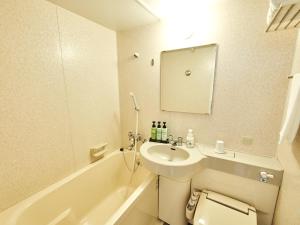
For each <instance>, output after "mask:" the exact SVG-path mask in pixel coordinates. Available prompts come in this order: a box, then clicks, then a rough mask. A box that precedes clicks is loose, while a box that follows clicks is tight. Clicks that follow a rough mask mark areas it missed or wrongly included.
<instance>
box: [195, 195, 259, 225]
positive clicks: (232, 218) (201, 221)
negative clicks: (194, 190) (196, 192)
mask: <svg viewBox="0 0 300 225" xmlns="http://www.w3.org/2000/svg"><path fill="white" fill-rule="evenodd" d="M193 224H194V225H257V219H256V210H255V208H254V207H252V206H250V205H248V204H246V203H243V202H240V201H238V200H235V199H232V198H229V197H226V196H224V195H221V194H218V193H215V192H212V191H207V190H204V191H202V193H201V196H200V199H199V202H198V205H197V208H196V211H195V215H194V220H193Z"/></svg>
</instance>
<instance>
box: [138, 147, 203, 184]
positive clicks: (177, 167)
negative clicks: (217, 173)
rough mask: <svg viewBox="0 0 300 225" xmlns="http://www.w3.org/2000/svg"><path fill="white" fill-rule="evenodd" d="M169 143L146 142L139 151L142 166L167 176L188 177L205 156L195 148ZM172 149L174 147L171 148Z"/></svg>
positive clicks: (197, 168) (195, 170)
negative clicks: (173, 145) (174, 145)
mask: <svg viewBox="0 0 300 225" xmlns="http://www.w3.org/2000/svg"><path fill="white" fill-rule="evenodd" d="M171 148H173V147H172V146H171V145H170V144H161V143H153V142H146V143H144V144H143V145H142V146H141V149H140V152H141V156H142V160H143V163H144V166H145V167H146V168H147V169H149V170H150V171H151V172H153V173H155V174H158V175H162V176H166V177H169V178H185V179H190V178H191V177H192V176H193V175H194V174H195V173H196V172H197V171H198V170H199V169H201V167H202V165H201V161H202V160H203V159H205V158H206V156H204V155H203V154H202V153H201V152H200V150H199V149H197V148H191V149H190V148H186V147H185V146H176V147H175V150H172V149H171ZM173 149H174V148H173Z"/></svg>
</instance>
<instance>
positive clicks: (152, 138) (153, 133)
mask: <svg viewBox="0 0 300 225" xmlns="http://www.w3.org/2000/svg"><path fill="white" fill-rule="evenodd" d="M150 141H156V125H155V121H152V127H151V138H150Z"/></svg>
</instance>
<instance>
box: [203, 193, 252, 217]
mask: <svg viewBox="0 0 300 225" xmlns="http://www.w3.org/2000/svg"><path fill="white" fill-rule="evenodd" d="M202 194H205V195H206V199H209V200H211V201H214V202H216V203H219V204H221V205H224V206H226V207H229V208H232V209H235V210H237V211H239V212H242V213H245V214H248V213H249V210H251V211H253V212H256V210H255V208H254V207H252V206H250V205H248V204H246V203H244V202H241V201H238V200H235V199H233V198H230V197H227V196H224V195H221V194H218V193H216V192H213V191H208V190H203V191H202Z"/></svg>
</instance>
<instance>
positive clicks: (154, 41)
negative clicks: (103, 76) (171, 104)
mask: <svg viewBox="0 0 300 225" xmlns="http://www.w3.org/2000/svg"><path fill="white" fill-rule="evenodd" d="M217 2H218V3H217V4H216V5H215V6H213V7H212V8H209V9H207V10H204V11H203V12H202V13H203V14H201V15H203V18H202V19H201V20H197V21H195V23H194V25H193V26H190V27H189V29H186V28H187V27H188V26H185V27H181V26H180V24H179V23H176V24H170V23H157V24H155V25H148V26H144V27H140V28H137V29H133V30H130V31H123V32H118V57H119V80H120V101H121V121H122V129H123V133H122V134H123V142H124V143H125V142H126V141H127V137H126V133H127V132H128V131H129V130H134V111H133V107H132V104H131V102H130V99H129V96H128V93H129V92H130V91H132V92H135V94H136V96H137V99H138V101H139V102H140V105H141V112H140V131H141V132H142V133H143V134H144V135H145V137H149V136H150V128H151V121H152V120H156V121H157V120H162V121H167V122H168V126H169V128H170V133H171V134H173V135H174V136H182V137H185V136H186V133H187V129H188V128H192V129H194V130H195V136H196V141H197V142H201V143H207V144H214V143H215V141H216V140H217V139H223V140H224V141H225V146H226V147H227V148H232V149H234V150H236V151H243V152H247V153H250V154H256V155H262V156H274V155H275V152H276V147H277V139H278V132H279V126H280V121H281V116H282V110H283V103H284V100H285V95H286V89H287V85H288V79H287V76H288V75H289V73H290V66H291V64H292V59H293V51H294V46H295V38H296V31H295V30H289V31H284V32H273V33H265V29H266V14H267V10H268V2H267V1H261V0H249V1H248V0H247V1H229V0H228V1H217ZM199 10H200V9H199ZM182 13H183V12H182ZM179 18H184V17H183V15H181V14H180V15H179ZM172 26H173V27H172ZM190 32H192V33H190ZM210 43H216V44H217V45H218V57H217V68H216V77H215V88H214V97H213V107H212V115H211V116H207V115H197V114H189V113H174V112H173V113H172V112H162V111H161V110H160V105H159V104H160V82H159V80H160V74H159V71H160V65H159V58H160V52H161V51H162V50H168V49H177V48H183V47H188V46H198V45H203V44H210ZM134 52H138V53H140V58H138V59H134V58H133V53H134ZM152 58H153V59H154V61H155V64H154V66H151V64H150V61H151V59H152ZM182 88H186V87H181V86H178V91H179V92H180V90H181V89H182ZM187 101H188V100H187ZM243 136H246V137H252V138H253V144H250V145H245V144H243V142H242V137H243Z"/></svg>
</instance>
